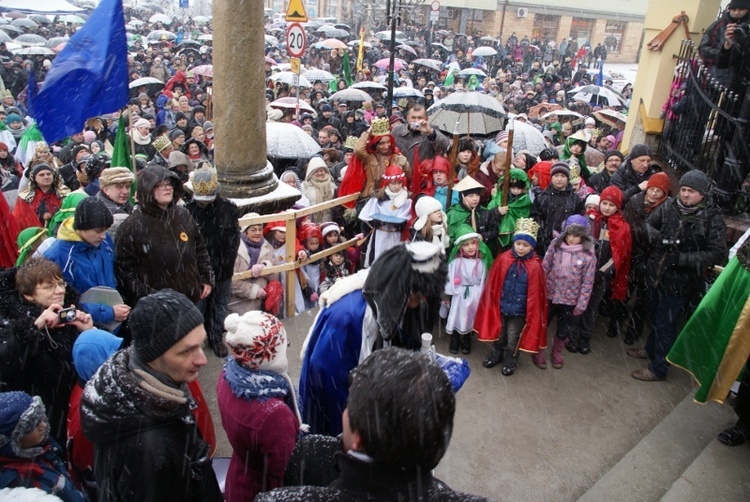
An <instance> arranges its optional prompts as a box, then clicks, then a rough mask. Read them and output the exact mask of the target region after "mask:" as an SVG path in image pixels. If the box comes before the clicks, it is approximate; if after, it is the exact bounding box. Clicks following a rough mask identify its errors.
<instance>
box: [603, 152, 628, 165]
mask: <svg viewBox="0 0 750 502" xmlns="http://www.w3.org/2000/svg"><path fill="white" fill-rule="evenodd" d="M610 157H618V158H619V159H620V161H622V160H623V159H624V158H625V157H623V155H622V153H621V152H620V151H618V150H608V151H607V153H605V154H604V162H605V163H606V162H607V161H608V160H609V159H610Z"/></svg>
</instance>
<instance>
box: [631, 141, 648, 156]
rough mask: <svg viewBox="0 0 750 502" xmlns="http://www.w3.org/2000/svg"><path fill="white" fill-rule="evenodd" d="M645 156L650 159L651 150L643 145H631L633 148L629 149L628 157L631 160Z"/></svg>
mask: <svg viewBox="0 0 750 502" xmlns="http://www.w3.org/2000/svg"><path fill="white" fill-rule="evenodd" d="M646 155H647V156H649V157H651V149H650V148H649V147H648V146H647V145H644V144H643V143H638V144H637V145H633V148H631V149H630V154H629V155H628V156H629V157H630V159H631V160H632V159H637V158H638V157H643V156H646Z"/></svg>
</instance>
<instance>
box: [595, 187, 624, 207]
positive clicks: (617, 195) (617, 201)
mask: <svg viewBox="0 0 750 502" xmlns="http://www.w3.org/2000/svg"><path fill="white" fill-rule="evenodd" d="M601 200H603V201H604V200H606V201H609V202H611V203H612V204H614V205H615V206H617V209H622V191H621V190H620V189H619V188H617V187H615V186H609V187H607V188H605V189H604V190H602V195H601ZM600 203H601V202H600Z"/></svg>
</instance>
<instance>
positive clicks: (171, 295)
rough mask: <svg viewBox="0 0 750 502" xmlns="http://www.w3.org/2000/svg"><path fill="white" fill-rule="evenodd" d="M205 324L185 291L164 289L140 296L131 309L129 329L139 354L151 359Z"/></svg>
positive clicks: (145, 358) (143, 359)
mask: <svg viewBox="0 0 750 502" xmlns="http://www.w3.org/2000/svg"><path fill="white" fill-rule="evenodd" d="M201 324H203V315H201V313H200V310H198V308H197V307H196V306H195V305H194V304H193V302H191V301H190V300H189V299H188V298H187V297H186V296H185V295H183V294H182V293H178V292H177V291H174V290H173V289H169V288H167V289H162V290H161V291H157V292H156V293H153V294H151V295H148V296H146V297H144V298H141V299H140V300H138V303H137V304H136V306H135V308H134V309H133V311H132V312H131V313H130V330H131V332H132V335H133V346H134V347H135V352H136V354H137V355H138V358H139V359H140V360H141V361H142V362H144V363H148V362H151V361H153V360H154V359H157V358H158V357H159V356H161V355H162V354H164V353H165V352H166V351H168V350H169V349H170V348H171V347H172V346H173V345H174V344H176V343H177V342H179V341H180V340H182V338H184V337H185V336H186V335H187V334H188V333H190V332H191V331H192V330H194V329H195V328H197V327H198V326H200V325H201Z"/></svg>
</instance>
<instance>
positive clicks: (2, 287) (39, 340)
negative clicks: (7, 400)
mask: <svg viewBox="0 0 750 502" xmlns="http://www.w3.org/2000/svg"><path fill="white" fill-rule="evenodd" d="M17 270H18V269H16V268H12V269H7V270H3V271H2V272H0V319H2V322H0V391H2V392H8V391H12V390H20V391H24V392H26V393H28V394H30V395H32V396H39V397H41V398H42V402H43V403H44V406H45V407H46V408H47V416H48V417H49V419H50V432H51V434H52V436H53V437H54V438H55V440H56V441H57V442H58V443H60V444H61V445H64V444H65V442H66V441H65V440H66V427H67V416H68V398H69V397H70V391H71V390H72V389H73V386H74V385H75V383H76V373H75V369H74V367H73V356H72V350H73V343H74V342H75V340H76V338H78V329H77V328H76V327H74V326H64V327H61V328H57V329H50V330H49V335H47V332H46V331H44V330H39V329H37V328H36V326H34V321H36V319H37V318H38V317H39V315H40V314H41V313H42V311H43V310H44V309H43V308H42V307H41V306H40V305H37V304H35V303H31V302H28V301H26V299H24V298H23V296H21V294H20V293H18V292H17V291H16V272H17ZM64 303H65V305H64V306H65V307H69V306H70V305H75V304H77V303H78V293H76V291H75V290H74V289H73V288H71V287H68V288H67V291H66V293H65V302H64Z"/></svg>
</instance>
